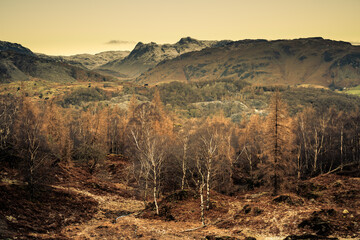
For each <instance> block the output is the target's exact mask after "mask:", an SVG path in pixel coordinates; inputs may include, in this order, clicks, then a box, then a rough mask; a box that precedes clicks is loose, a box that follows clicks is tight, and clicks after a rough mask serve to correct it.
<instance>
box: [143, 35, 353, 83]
mask: <svg viewBox="0 0 360 240" xmlns="http://www.w3.org/2000/svg"><path fill="white" fill-rule="evenodd" d="M359 66H360V47H359V46H352V45H351V44H350V43H346V42H338V41H331V40H325V39H323V38H304V39H295V40H276V41H267V40H242V41H237V42H232V43H228V44H226V45H224V46H219V47H213V48H206V49H203V50H201V51H198V52H189V53H186V54H183V55H181V56H179V57H176V58H174V59H171V60H168V61H164V62H162V63H160V64H158V65H157V66H156V67H155V68H153V69H151V70H149V71H148V72H146V73H144V74H143V75H142V76H140V77H138V78H137V81H138V82H139V83H142V84H145V83H147V84H157V83H159V82H170V81H184V82H194V81H203V80H216V79H222V78H232V79H244V80H246V81H248V82H249V83H251V84H258V85H273V84H284V85H298V84H314V85H321V86H326V87H335V88H341V87H349V86H356V85H359V84H360V68H359Z"/></svg>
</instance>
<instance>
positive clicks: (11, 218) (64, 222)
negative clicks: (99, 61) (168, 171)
mask: <svg viewBox="0 0 360 240" xmlns="http://www.w3.org/2000/svg"><path fill="white" fill-rule="evenodd" d="M108 160H109V161H108V163H109V165H108V166H110V168H107V169H110V171H108V173H107V175H108V178H107V179H106V181H105V180H104V179H105V178H104V176H103V175H104V174H106V173H104V172H102V173H101V174H100V173H99V174H98V175H97V176H91V175H89V174H88V173H87V172H86V171H84V170H82V169H81V168H77V167H62V168H61V171H59V172H57V173H56V174H57V175H58V179H59V181H58V182H57V183H55V184H52V185H47V186H45V185H44V186H41V187H40V188H39V189H38V190H37V192H36V194H35V195H34V196H30V195H29V194H28V191H26V186H25V185H24V184H23V183H22V182H21V181H18V180H16V179H13V178H12V170H11V169H7V168H2V169H1V175H0V177H1V183H0V196H1V199H0V239H246V237H255V238H256V239H284V238H285V237H286V236H288V235H293V234H296V235H301V234H317V235H320V236H324V237H325V236H326V237H340V238H353V239H358V238H360V178H356V177H347V176H339V175H335V174H329V175H323V176H319V177H316V178H312V179H310V180H307V181H303V182H300V183H299V185H298V188H297V189H296V191H292V192H288V193H286V194H283V195H281V196H280V197H274V196H271V194H270V193H269V192H266V191H264V190H263V189H262V190H259V189H258V190H254V191H251V192H246V193H244V194H238V195H236V196H231V197H229V196H225V195H221V194H218V193H216V192H211V207H210V210H207V211H205V218H206V225H205V226H204V227H202V226H201V222H200V206H199V204H200V199H199V196H198V195H197V194H196V193H195V192H193V191H191V190H185V191H178V192H175V193H172V194H171V195H167V196H164V197H162V198H161V199H160V202H159V207H160V215H159V216H157V215H155V214H154V211H153V208H152V207H151V204H149V205H148V207H147V208H145V207H144V203H143V201H140V200H139V199H136V198H135V197H134V196H135V195H136V194H134V192H135V190H133V189H132V188H131V187H130V186H127V185H125V184H124V181H120V180H119V178H118V172H116V171H115V170H114V169H120V170H121V169H124V166H125V165H126V164H125V163H124V161H123V160H121V159H119V158H115V157H112V158H109V159H108ZM100 175H101V179H102V180H99V178H98V177H99V176H100ZM114 175H116V177H112V176H114ZM111 179H112V180H111ZM220 236H221V237H222V238H220ZM225 237H227V238H225ZM247 239H249V238H247Z"/></svg>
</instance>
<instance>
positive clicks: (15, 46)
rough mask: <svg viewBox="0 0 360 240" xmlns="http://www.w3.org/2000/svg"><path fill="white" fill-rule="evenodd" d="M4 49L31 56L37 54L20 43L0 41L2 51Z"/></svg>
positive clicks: (0, 50)
mask: <svg viewBox="0 0 360 240" xmlns="http://www.w3.org/2000/svg"><path fill="white" fill-rule="evenodd" d="M2 51H8V52H15V53H21V54H26V55H30V56H34V55H35V54H34V53H33V52H32V51H31V50H30V49H28V48H26V47H23V46H21V45H20V44H17V43H11V42H5V41H0V52H2Z"/></svg>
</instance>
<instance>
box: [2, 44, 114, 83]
mask: <svg viewBox="0 0 360 240" xmlns="http://www.w3.org/2000/svg"><path fill="white" fill-rule="evenodd" d="M31 77H33V78H40V79H44V80H49V81H54V82H71V81H109V80H111V78H110V77H104V76H102V75H100V74H99V73H96V72H93V71H89V70H86V69H83V68H80V67H76V66H72V65H69V64H67V63H64V62H61V61H58V60H56V59H51V58H49V57H47V58H43V57H37V56H36V55H35V54H33V53H32V52H31V51H30V50H29V49H27V48H24V47H22V46H21V45H19V44H14V43H7V42H1V44H0V82H2V83H5V82H13V81H21V80H28V79H30V78H31Z"/></svg>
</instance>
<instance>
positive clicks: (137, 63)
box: [97, 37, 231, 78]
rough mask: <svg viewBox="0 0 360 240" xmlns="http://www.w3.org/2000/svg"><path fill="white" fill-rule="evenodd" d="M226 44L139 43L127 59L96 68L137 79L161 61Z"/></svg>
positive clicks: (191, 41) (186, 41) (190, 41)
mask: <svg viewBox="0 0 360 240" xmlns="http://www.w3.org/2000/svg"><path fill="white" fill-rule="evenodd" d="M228 42H231V41H230V40H223V41H204V40H197V39H194V38H191V37H185V38H181V39H180V40H179V41H178V42H176V43H174V44H157V43H155V42H151V43H142V42H139V43H137V44H136V46H135V48H134V49H133V50H132V51H131V53H130V54H129V55H128V56H127V57H125V58H124V59H120V60H114V61H112V62H109V63H107V64H104V65H102V66H100V67H99V68H97V70H110V71H113V72H117V73H120V74H122V75H124V76H127V77H129V78H132V77H138V76H140V75H141V74H142V73H144V72H146V71H148V70H149V69H151V68H153V67H155V66H156V65H157V64H158V63H160V62H162V61H165V60H168V59H172V58H174V57H177V56H179V55H181V54H184V53H187V52H192V51H199V50H201V49H204V48H207V47H212V46H217V45H225V44H227V43H228Z"/></svg>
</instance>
